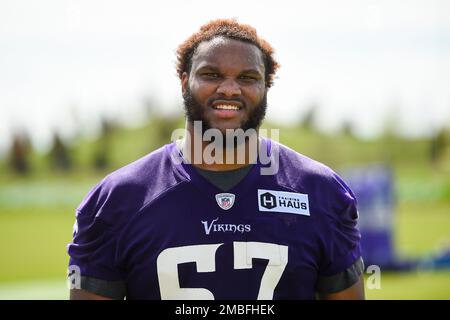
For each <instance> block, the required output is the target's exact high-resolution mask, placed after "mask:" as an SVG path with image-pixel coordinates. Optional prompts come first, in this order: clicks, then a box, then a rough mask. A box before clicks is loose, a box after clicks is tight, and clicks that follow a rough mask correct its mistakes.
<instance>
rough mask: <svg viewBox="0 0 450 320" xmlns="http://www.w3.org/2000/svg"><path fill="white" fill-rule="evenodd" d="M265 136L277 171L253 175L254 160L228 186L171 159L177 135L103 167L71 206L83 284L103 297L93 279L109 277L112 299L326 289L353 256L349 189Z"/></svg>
mask: <svg viewBox="0 0 450 320" xmlns="http://www.w3.org/2000/svg"><path fill="white" fill-rule="evenodd" d="M263 142H264V143H262V144H261V147H263V148H266V149H267V152H268V153H269V154H270V153H271V150H272V149H273V148H274V147H276V148H277V149H278V152H279V170H278V172H277V173H276V174H273V175H261V174H260V170H261V168H262V167H263V165H262V164H261V163H257V164H255V165H253V166H252V168H251V169H250V171H249V172H248V174H247V175H246V176H245V177H244V178H243V179H242V180H241V181H240V183H238V184H237V185H236V186H234V187H233V188H231V189H230V190H227V191H225V192H224V191H222V190H221V189H219V188H218V187H216V186H215V185H214V184H212V183H211V182H210V181H208V180H207V179H205V178H204V177H203V176H201V175H200V174H199V173H198V172H197V170H196V169H195V168H194V167H193V166H192V165H190V164H186V163H177V162H175V161H173V154H174V153H180V152H179V150H178V148H177V146H176V144H175V143H172V144H168V145H166V146H164V147H162V148H160V149H158V150H156V151H154V152H152V153H150V154H149V155H147V156H145V157H143V158H141V159H140V160H138V161H136V162H134V163H131V164H129V165H127V166H125V167H123V168H121V169H119V170H117V171H115V172H113V173H112V174H110V175H108V176H107V177H106V178H105V179H104V180H103V181H102V182H100V183H99V184H98V185H97V186H96V187H95V188H94V189H92V190H91V191H90V193H89V194H88V195H87V197H86V198H85V199H84V201H83V202H82V203H81V205H80V206H79V207H78V209H77V221H76V224H75V228H74V230H75V231H74V237H73V241H72V242H71V243H70V244H69V246H68V252H69V255H70V262H69V265H70V266H77V268H79V270H80V272H81V275H82V277H83V279H84V282H85V283H89V281H91V282H92V283H94V285H93V286H89V285H86V286H84V285H83V281H82V285H81V287H82V288H83V289H87V290H90V291H92V292H94V293H98V294H102V293H103V292H104V295H106V296H108V293H107V290H106V289H105V290H106V291H102V290H103V289H102V287H104V288H107V287H108V286H111V287H114V286H118V287H121V288H123V290H122V291H121V293H120V294H119V296H114V294H111V295H110V296H111V297H116V298H122V297H123V296H126V298H127V299H249V300H255V299H314V298H315V294H316V292H318V291H327V290H328V289H326V288H327V281H332V280H333V279H335V278H336V277H337V276H338V275H340V274H342V273H343V272H346V270H350V269H351V268H354V265H355V263H356V262H357V261H358V260H359V259H360V246H359V241H360V234H359V232H358V230H357V228H356V222H357V217H358V214H357V210H356V200H355V196H354V195H353V193H352V191H351V190H350V189H349V187H348V186H347V185H346V184H345V183H344V182H343V181H342V180H341V179H340V178H339V177H338V176H337V175H336V174H335V173H334V172H333V171H332V170H331V169H329V168H328V167H326V166H324V165H323V164H320V163H318V162H316V161H314V160H311V159H309V158H307V157H305V156H303V155H301V154H299V153H297V152H295V151H293V150H291V149H289V148H287V147H285V146H283V145H281V144H278V143H275V142H273V141H271V140H268V139H265V140H263ZM360 273H361V271H359V274H360ZM359 274H358V275H359ZM355 281H356V280H354V281H352V283H348V286H349V285H351V284H353V283H354V282H355ZM328 287H329V288H332V287H333V285H331V286H328ZM323 288H325V289H323ZM341 289H342V288H341ZM329 291H332V289H330V290H329ZM116 292H117V291H116Z"/></svg>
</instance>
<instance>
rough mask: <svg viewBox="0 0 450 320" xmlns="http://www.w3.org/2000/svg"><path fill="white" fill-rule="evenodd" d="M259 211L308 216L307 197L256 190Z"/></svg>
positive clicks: (300, 194)
mask: <svg viewBox="0 0 450 320" xmlns="http://www.w3.org/2000/svg"><path fill="white" fill-rule="evenodd" d="M258 205H259V211H266V212H284V213H293V214H301V215H305V216H309V215H310V214H309V202H308V195H307V194H303V193H295V192H285V191H275V190H264V189H258Z"/></svg>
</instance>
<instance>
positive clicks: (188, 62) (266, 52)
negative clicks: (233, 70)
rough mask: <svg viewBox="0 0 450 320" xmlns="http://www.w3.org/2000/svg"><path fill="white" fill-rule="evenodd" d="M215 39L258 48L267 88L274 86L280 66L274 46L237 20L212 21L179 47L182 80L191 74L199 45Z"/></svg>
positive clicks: (178, 69) (178, 72) (250, 27)
mask: <svg viewBox="0 0 450 320" xmlns="http://www.w3.org/2000/svg"><path fill="white" fill-rule="evenodd" d="M215 37H225V38H230V39H235V40H239V41H244V42H248V43H251V44H254V45H255V46H257V47H258V48H259V49H260V50H261V52H262V56H263V61H264V67H265V73H266V74H265V81H266V87H267V88H269V87H271V86H272V85H273V80H274V76H275V72H276V71H277V69H278V68H279V66H280V65H279V64H278V62H277V61H275V59H274V57H273V54H274V50H273V48H272V46H271V45H270V44H269V43H268V42H267V41H265V40H264V39H261V38H260V37H259V36H258V34H257V33H256V29H255V28H253V27H252V26H250V25H248V24H241V23H238V22H237V21H236V20H235V19H217V20H212V21H210V22H208V23H207V24H205V25H203V26H201V27H200V30H199V31H198V32H196V33H194V34H193V35H191V36H190V37H189V38H188V39H187V40H186V41H184V42H183V43H182V44H181V45H180V46H179V47H178V49H177V74H178V77H179V78H180V79H181V75H182V74H183V72H187V73H189V72H190V71H191V67H192V57H193V56H194V53H195V50H196V49H197V47H198V45H199V44H200V43H201V42H203V41H209V40H211V39H213V38H215Z"/></svg>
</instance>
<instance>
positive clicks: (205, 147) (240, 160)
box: [180, 121, 259, 171]
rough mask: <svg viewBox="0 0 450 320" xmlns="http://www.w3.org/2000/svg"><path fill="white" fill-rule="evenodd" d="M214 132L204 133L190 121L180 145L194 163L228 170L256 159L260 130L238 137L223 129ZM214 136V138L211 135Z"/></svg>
mask: <svg viewBox="0 0 450 320" xmlns="http://www.w3.org/2000/svg"><path fill="white" fill-rule="evenodd" d="M211 132H212V134H207V135H205V137H204V135H203V134H202V130H201V129H200V130H199V129H198V128H197V127H195V126H194V124H193V123H192V122H189V121H187V122H186V128H185V138H184V139H183V140H181V141H180V143H181V145H180V148H181V150H182V152H183V155H184V157H185V159H186V160H187V161H188V162H189V163H191V164H192V165H193V166H195V167H198V168H201V169H205V170H211V171H226V170H234V169H239V168H242V167H244V166H247V165H249V164H254V163H256V161H257V159H258V148H259V138H258V134H257V131H256V130H255V131H254V132H253V133H252V134H248V135H246V136H245V135H243V136H238V137H237V139H235V138H233V135H231V136H230V135H229V136H228V138H227V136H226V135H225V134H223V133H222V132H220V131H219V130H212V131H211ZM212 137H214V138H213V139H211V138H212ZM211 140H212V142H211ZM236 140H237V143H236Z"/></svg>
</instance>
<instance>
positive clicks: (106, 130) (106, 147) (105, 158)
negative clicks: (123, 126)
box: [93, 117, 116, 170]
mask: <svg viewBox="0 0 450 320" xmlns="http://www.w3.org/2000/svg"><path fill="white" fill-rule="evenodd" d="M115 129H116V125H115V124H114V123H113V121H111V120H109V119H108V118H106V117H103V118H102V120H101V133H100V138H99V139H98V143H97V146H96V148H95V152H94V159H93V160H94V161H93V166H94V168H95V169H96V170H104V169H106V168H108V166H109V165H110V164H111V161H110V151H111V135H112V133H113V132H114V130H115Z"/></svg>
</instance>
